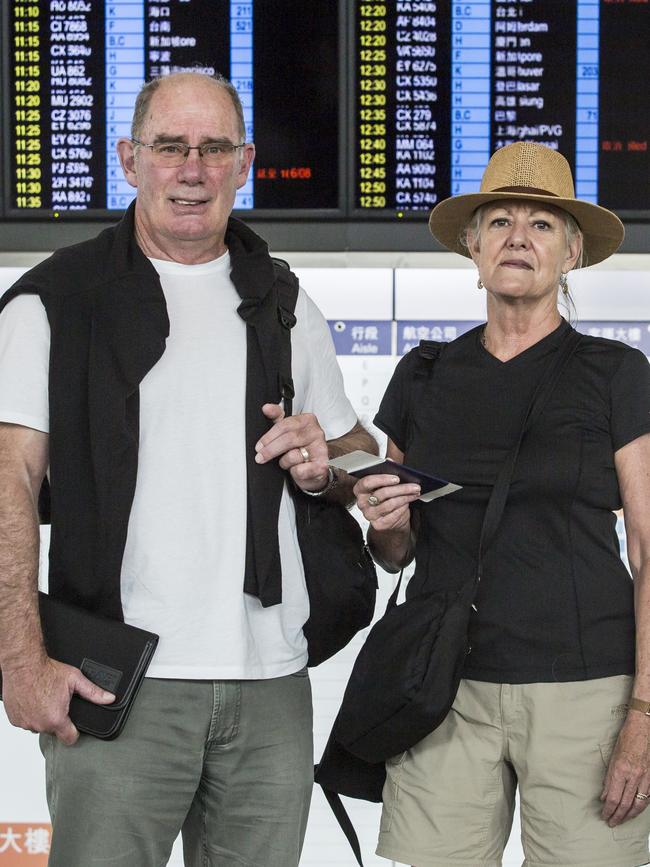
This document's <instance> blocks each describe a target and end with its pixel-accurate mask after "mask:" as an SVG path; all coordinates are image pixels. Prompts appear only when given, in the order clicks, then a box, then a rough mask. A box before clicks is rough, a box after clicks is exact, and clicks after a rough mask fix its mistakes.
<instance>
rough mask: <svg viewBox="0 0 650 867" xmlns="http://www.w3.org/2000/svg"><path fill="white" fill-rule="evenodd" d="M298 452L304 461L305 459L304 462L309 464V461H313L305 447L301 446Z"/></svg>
mask: <svg viewBox="0 0 650 867" xmlns="http://www.w3.org/2000/svg"><path fill="white" fill-rule="evenodd" d="M298 451H299V452H300V454H301V455H302V459H303V461H304V462H305V463H307V461H310V460H311V458H310V456H309V452H308V451H307V449H306V448H305V447H304V446H300V448H299V449H298Z"/></svg>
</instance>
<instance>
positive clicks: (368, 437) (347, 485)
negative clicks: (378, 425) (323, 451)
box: [325, 422, 379, 506]
mask: <svg viewBox="0 0 650 867" xmlns="http://www.w3.org/2000/svg"><path fill="white" fill-rule="evenodd" d="M327 451H328V454H329V456H330V458H338V457H340V456H341V455H346V454H348V452H355V451H364V452H370V453H371V454H373V455H376V454H379V446H378V444H377V441H376V440H375V438H374V437H373V436H372V434H370V433H369V432H368V431H367V430H366V429H365V427H363V425H362V424H361V423H360V422H357V423H356V424H355V426H354V427H353V428H352V430H350V431H348V433H346V434H344V435H343V436H342V437H337V438H336V439H333V440H328V441H327ZM337 476H338V484H337V486H336V487H335V488H333V489H332V491H331V492H330V493H328V494H326V495H325V496H326V497H327V499H328V500H336V501H337V502H339V503H343V504H344V505H345V506H350V505H352V503H353V502H354V494H353V493H352V488H353V487H354V484H355V482H356V481H357V479H356V478H355V477H354V476H349V475H348V474H347V473H344V472H343V471H342V470H339V471H338V472H337Z"/></svg>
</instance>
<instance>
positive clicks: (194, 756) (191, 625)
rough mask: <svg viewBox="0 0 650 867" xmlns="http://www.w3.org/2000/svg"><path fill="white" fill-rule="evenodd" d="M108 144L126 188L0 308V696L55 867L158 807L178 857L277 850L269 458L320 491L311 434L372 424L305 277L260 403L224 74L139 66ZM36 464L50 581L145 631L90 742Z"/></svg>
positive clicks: (295, 748) (291, 683)
mask: <svg viewBox="0 0 650 867" xmlns="http://www.w3.org/2000/svg"><path fill="white" fill-rule="evenodd" d="M118 151H119V156H120V161H121V164H122V167H123V170H124V173H125V176H126V178H127V180H128V181H129V183H130V184H131V185H132V186H134V187H136V188H137V197H136V202H135V206H132V207H131V208H130V209H129V211H127V214H126V215H125V217H124V219H123V220H122V221H121V223H120V224H119V225H118V226H117V227H116V228H112V229H109V230H107V231H106V232H103V233H102V234H101V235H100V236H98V238H96V239H94V240H93V241H89V242H86V243H84V244H80V245H77V246H76V247H73V248H68V249H67V250H62V251H59V252H58V253H57V254H55V255H54V256H53V257H51V259H49V260H47V261H46V262H45V263H42V264H41V265H39V266H37V267H36V268H35V269H33V270H32V271H31V272H29V273H28V274H27V275H25V276H24V277H23V278H22V279H21V281H19V284H17V286H16V287H14V289H13V290H9V292H10V297H11V299H12V300H11V301H10V302H9V303H6V306H5V309H4V311H3V312H2V315H0V422H2V424H0V438H1V439H0V453H1V457H0V667H1V668H2V673H3V679H4V701H5V708H6V711H7V714H8V717H9V719H10V721H11V722H12V723H13V724H14V725H17V726H20V727H22V728H25V729H29V730H31V731H36V732H41V733H42V735H41V747H42V750H43V753H44V755H45V758H46V763H47V793H48V802H49V806H50V812H51V814H52V820H53V835H52V848H51V854H50V862H49V863H50V865H52V867H88V865H93V864H100V863H101V864H104V863H110V864H111V865H115V867H152V865H162V864H165V863H166V862H167V860H168V858H169V853H170V851H171V848H172V845H173V842H174V839H175V838H176V836H177V834H178V832H179V830H181V829H182V831H183V838H184V850H185V859H186V864H188V865H190V864H191V865H202V867H204V865H208V864H209V865H220V867H225V865H251V867H252V865H256V867H289V865H295V864H297V863H298V859H299V854H300V849H301V845H302V840H303V835H304V830H305V825H306V819H307V812H308V806H309V799H310V791H311V779H312V743H311V696H310V687H309V680H308V677H307V674H306V669H305V665H306V659H307V653H306V644H305V640H304V637H303V635H302V630H301V626H302V624H303V623H304V622H305V620H306V619H307V616H308V609H309V606H308V599H307V596H306V590H305V584H304V576H303V574H302V564H301V560H300V555H299V549H298V546H297V542H296V535H295V519H294V512H293V506H292V503H291V499H290V497H289V496H288V492H287V489H286V486H284V484H283V481H282V479H283V477H284V473H283V472H282V471H288V472H289V474H290V475H291V477H292V479H293V483H295V485H297V486H298V487H299V488H301V489H302V490H303V491H306V492H310V493H313V494H316V495H318V494H321V493H324V494H325V496H334V495H335V494H336V492H334V493H333V494H332V495H330V493H329V488H330V486H331V483H332V477H331V474H328V470H327V466H326V461H327V458H328V451H329V453H330V454H331V455H332V454H341V453H344V452H346V451H349V450H351V449H355V448H365V449H374V441H373V440H372V439H371V437H370V436H369V434H367V432H366V431H365V430H364V429H363V428H362V427H361V426H360V425H359V424H358V422H357V419H356V416H355V414H354V412H353V410H352V408H351V406H350V404H349V402H348V401H347V399H346V398H345V396H344V393H343V389H342V380H341V375H340V371H339V370H338V367H337V366H336V360H335V357H334V352H333V347H332V343H331V340H330V338H329V333H328V331H327V326H326V323H325V321H324V320H323V318H322V316H321V315H320V314H319V312H318V311H317V309H316V308H315V306H314V305H313V304H312V303H311V302H310V301H309V299H308V298H307V297H306V296H305V295H304V294H303V293H302V292H301V293H300V295H299V298H298V302H297V305H296V310H295V313H296V317H297V324H296V325H295V327H294V328H293V330H292V336H291V342H292V355H293V360H292V372H293V379H294V384H295V392H296V393H295V399H294V410H295V412H296V414H295V415H294V416H292V417H290V418H284V417H283V415H284V413H283V409H282V407H281V405H280V404H279V403H278V401H279V398H280V395H279V393H278V390H277V385H278V363H279V362H278V359H277V357H276V356H277V355H278V354H279V349H278V346H279V344H278V343H277V335H276V333H275V332H276V331H277V327H276V326H277V322H278V307H277V301H276V300H274V299H276V295H275V294H274V293H275V292H276V291H277V281H278V274H277V269H276V268H274V266H273V263H272V262H271V260H270V259H269V257H268V251H267V249H266V245H265V244H264V243H263V242H262V241H261V239H259V238H258V237H257V236H256V235H255V234H254V233H253V232H251V230H249V229H247V227H246V226H244V225H243V224H242V223H239V222H238V221H233V220H232V219H230V220H229V216H230V212H231V210H232V207H233V203H234V199H235V193H236V190H237V189H238V188H240V187H241V186H243V184H244V183H245V181H246V177H247V175H248V172H249V169H250V166H251V163H252V161H253V157H254V153H255V150H254V146H253V145H252V144H250V143H246V142H245V131H244V124H243V113H242V110H241V105H240V103H239V100H238V98H237V94H236V91H234V89H233V88H232V86H231V85H230V84H229V83H228V82H226V81H224V80H217V79H213V78H209V77H207V76H204V75H201V74H199V73H183V74H175V75H172V76H169V77H168V78H165V79H159V80H156V81H154V82H151V83H149V84H148V85H146V86H145V87H144V88H143V90H142V91H141V93H140V95H139V97H138V100H137V103H136V107H135V113H134V119H133V125H132V137H131V138H130V139H121V140H120V141H119V143H118ZM287 273H288V272H287ZM161 287H162V291H161ZM14 295H15V296H16V297H13V296H14ZM168 335H169V338H168V339H167V340H166V338H167V336H168ZM274 341H275V342H274ZM268 395H273V397H272V399H269V397H268ZM326 437H327V441H326ZM48 465H49V472H50V484H51V492H52V541H51V547H50V592H51V593H53V594H55V595H57V596H60V597H61V598H65V599H68V600H69V601H74V602H77V604H82V605H84V606H85V607H87V608H89V609H94V610H99V611H101V612H102V613H104V614H108V615H109V616H115V617H118V618H119V617H121V616H122V615H123V616H124V619H125V620H126V622H128V623H132V624H134V625H137V626H141V627H143V628H145V629H149V630H150V631H153V632H156V633H158V634H159V635H160V643H159V646H158V649H157V651H156V655H155V656H154V659H153V662H152V665H151V668H150V670H149V676H148V678H147V679H146V680H145V683H144V685H143V687H142V690H141V692H140V694H139V696H138V698H137V701H136V703H135V706H134V708H133V711H132V713H131V716H130V718H129V721H128V723H127V726H126V728H125V730H124V731H123V733H122V734H121V735H120V737H119V738H118V740H116V741H112V742H104V741H99V740H97V739H94V738H92V737H89V736H84V735H82V736H81V737H79V734H78V732H77V730H76V729H75V727H74V725H73V724H72V722H71V720H70V718H69V717H68V706H69V701H70V697H71V696H72V694H73V693H78V694H79V695H81V696H82V697H84V698H86V699H88V700H90V701H93V702H96V703H98V704H106V703H110V702H111V701H112V700H113V696H112V695H111V694H109V693H107V692H105V691H104V690H102V689H100V688H99V687H97V686H95V685H93V684H92V683H91V682H90V681H89V680H87V679H86V678H85V677H84V676H83V675H82V674H81V672H80V671H78V670H76V669H74V668H71V667H69V666H66V665H63V664H60V663H58V662H55V661H54V660H52V659H49V658H48V657H47V655H46V653H45V650H44V647H43V641H42V635H41V630H40V623H39V617H38V613H37V602H36V576H37V571H38V525H37V514H36V503H37V498H38V492H39V488H40V484H41V481H42V479H43V477H44V474H45V472H46V469H47V468H48ZM280 468H281V469H280ZM280 567H281V568H280Z"/></svg>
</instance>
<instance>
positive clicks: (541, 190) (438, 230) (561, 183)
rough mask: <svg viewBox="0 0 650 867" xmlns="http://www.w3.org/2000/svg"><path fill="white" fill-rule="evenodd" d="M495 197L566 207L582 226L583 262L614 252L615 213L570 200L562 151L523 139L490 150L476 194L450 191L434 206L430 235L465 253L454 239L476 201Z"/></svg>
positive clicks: (617, 235)
mask: <svg viewBox="0 0 650 867" xmlns="http://www.w3.org/2000/svg"><path fill="white" fill-rule="evenodd" d="M500 199H521V200H522V201H533V202H542V203H544V204H549V205H554V206H555V207H556V208H561V209H562V210H564V211H568V213H569V214H571V215H572V217H573V218H574V219H575V220H576V222H577V223H578V225H579V226H580V229H581V231H582V234H583V250H584V254H585V264H586V265H595V264H596V262H602V260H603V259H606V258H607V257H608V256H611V255H612V253H615V252H616V250H618V248H619V246H620V245H621V242H622V240H623V236H624V235H625V229H624V228H623V224H622V223H621V221H620V220H619V218H618V217H617V216H616V214H613V213H612V212H611V211H608V210H607V209H606V208H601V207H600V206H599V205H593V204H592V203H591V202H585V201H582V200H581V199H576V197H575V192H574V189H573V178H572V177H571V168H570V167H569V164H568V162H567V161H566V160H565V158H564V157H563V156H562V154H560V153H558V152H557V151H555V150H553V149H552V148H548V147H545V146H544V145H540V144H536V143H535V142H525V141H522V142H516V143H515V144H510V145H506V147H503V148H500V149H499V150H498V151H495V153H494V154H493V155H492V157H491V159H490V161H489V163H488V164H487V166H486V169H485V171H484V173H483V179H482V180H481V191H480V192H479V193H470V194H468V195H462V196H452V197H451V198H450V199H445V200H444V201H443V202H440V203H439V204H438V205H436V207H435V208H434V209H433V211H432V212H431V216H430V218H429V228H430V229H431V234H432V235H433V237H434V238H437V239H438V241H440V243H441V244H444V246H445V247H447V249H449V250H453V251H454V252H456V253H460V254H461V256H469V255H470V254H469V251H468V250H467V248H466V247H465V246H463V244H461V242H460V235H461V232H462V231H463V230H464V229H465V227H466V226H467V224H468V223H469V221H470V219H471V216H472V214H473V213H474V211H475V210H476V209H477V208H478V207H479V206H480V205H484V204H486V202H497V201H499V200H500Z"/></svg>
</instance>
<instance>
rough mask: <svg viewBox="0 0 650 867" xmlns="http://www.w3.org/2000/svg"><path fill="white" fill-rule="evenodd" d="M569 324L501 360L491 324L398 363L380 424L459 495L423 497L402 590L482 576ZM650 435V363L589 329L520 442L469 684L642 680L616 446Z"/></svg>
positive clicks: (482, 598) (414, 461) (487, 578)
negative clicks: (623, 549)
mask: <svg viewBox="0 0 650 867" xmlns="http://www.w3.org/2000/svg"><path fill="white" fill-rule="evenodd" d="M568 328H569V326H568V325H567V323H565V322H562V324H561V325H560V326H559V327H558V328H557V329H556V330H555V331H554V332H553V333H552V334H549V335H548V336H547V337H545V338H544V339H543V340H541V341H539V343H536V344H535V345H534V346H531V347H530V348H529V349H527V350H526V351H524V352H522V353H520V354H519V355H517V356H515V358H513V359H511V360H510V361H507V362H501V361H499V360H498V359H497V358H495V357H494V356H492V355H490V353H489V352H487V351H486V350H485V348H484V347H483V346H482V344H481V341H480V334H481V327H479V328H475V329H473V330H472V331H469V332H468V333H467V334H464V335H463V336H462V337H459V338H458V339H457V340H454V341H453V342H452V343H450V344H448V345H447V346H446V347H444V349H443V351H442V353H441V356H440V358H439V359H437V360H436V361H435V362H433V363H431V364H429V365H428V368H429V370H427V373H428V376H425V377H424V378H423V377H422V376H419V377H418V376H414V373H415V371H416V370H417V371H421V370H422V365H423V364H425V367H426V363H425V362H423V360H422V359H421V358H420V357H419V356H418V351H417V349H414V350H413V351H412V352H411V353H409V354H408V355H406V356H405V357H404V358H403V359H402V360H401V361H400V363H399V365H398V366H397V368H396V370H395V373H394V375H393V378H392V379H391V381H390V383H389V386H388V389H387V391H386V394H385V395H384V398H383V400H382V403H381V406H380V408H379V412H378V414H377V416H376V418H375V424H376V425H377V426H378V427H379V428H380V429H381V430H383V431H384V432H385V433H386V434H388V436H389V437H390V438H391V439H392V440H393V441H394V442H395V444H396V445H397V447H398V448H399V449H401V450H402V451H403V452H404V453H405V459H404V460H405V463H406V464H408V465H410V466H413V467H417V468H420V469H423V470H426V471H428V472H431V473H433V474H434V475H436V476H440V477H442V478H445V479H449V480H450V481H452V482H456V483H458V484H460V485H462V486H463V488H462V490H460V491H457V492H455V493H454V494H450V495H449V496H446V497H442V498H440V499H438V500H434V501H433V502H431V503H421V502H419V501H418V502H417V503H416V504H414V506H413V507H412V508H414V509H416V510H417V511H418V512H419V513H420V521H421V526H420V531H419V536H418V542H417V548H416V568H415V573H414V575H413V578H412V579H411V581H410V582H409V587H408V590H407V595H408V596H409V597H410V596H411V595H413V594H415V593H417V592H418V591H419V590H420V589H421V588H422V586H423V585H426V586H427V587H433V586H435V587H439V588H451V587H458V586H460V585H461V584H463V583H464V582H466V581H468V580H471V579H472V578H473V576H474V575H475V574H476V559H477V553H478V541H479V533H480V529H481V524H482V521H483V516H484V513H485V507H486V505H487V501H488V498H489V495H490V491H491V489H492V486H493V484H494V481H495V479H496V476H497V473H498V471H499V468H500V466H501V464H502V463H503V461H504V460H505V458H506V455H507V454H508V452H509V451H510V449H511V448H512V446H513V445H514V443H515V441H516V439H517V436H518V434H519V431H520V429H521V425H522V422H523V415H524V413H525V411H526V408H527V407H528V403H529V401H530V399H531V397H532V394H533V391H534V389H535V386H536V384H537V382H538V381H539V379H540V377H541V376H542V374H543V372H544V369H545V368H546V366H547V365H548V364H549V363H551V362H552V358H553V356H554V354H555V352H556V350H557V348H558V346H559V344H560V343H561V341H562V337H563V336H564V334H565V332H566V330H567V329H568ZM648 432H650V365H648V361H647V359H646V357H645V355H643V353H641V352H640V351H639V350H637V349H632V348H630V347H628V346H626V345H625V344H622V343H618V342H616V341H613V340H605V339H602V338H597V337H589V336H584V335H583V336H582V338H581V342H580V345H579V346H578V348H577V350H576V351H575V353H574V355H573V356H572V357H571V358H570V359H569V361H568V362H567V364H566V366H565V368H564V370H563V371H562V374H561V376H560V379H559V380H558V382H557V383H556V385H555V387H554V389H553V393H552V395H551V397H550V398H549V400H548V402H547V404H546V406H545V408H544V410H543V412H542V414H541V416H540V417H539V418H538V419H537V421H536V422H535V423H534V425H533V426H532V427H531V428H530V430H529V431H528V432H527V433H526V434H525V436H524V439H523V442H522V445H521V451H520V453H519V457H518V459H517V464H516V466H515V471H514V474H513V478H512V483H511V486H510V491H509V494H508V501H507V504H506V508H505V510H504V514H503V517H502V519H501V523H500V524H499V528H498V530H497V533H496V535H495V537H494V540H493V541H492V543H491V545H490V547H489V549H488V550H487V552H486V553H485V556H484V558H483V577H482V580H481V583H480V585H479V591H478V596H477V607H478V612H477V613H473V614H472V622H471V625H470V643H471V646H472V651H471V653H470V655H469V656H468V658H467V663H466V666H465V670H464V675H465V677H469V678H473V679H475V680H484V681H490V682H496V683H530V682H540V681H555V680H557V681H569V680H586V679H591V678H597V677H606V676H609V675H615V674H628V673H632V672H633V671H634V608H633V591H632V580H631V578H630V576H629V573H628V572H627V570H626V568H625V565H624V564H623V562H622V561H621V559H620V554H619V544H618V537H617V535H616V529H615V527H616V516H615V515H614V513H613V510H614V509H619V508H621V498H620V492H619V488H618V481H617V476H616V471H615V466H614V452H616V451H617V450H618V449H620V448H621V447H622V446H624V445H626V444H627V443H629V442H631V441H632V440H634V439H636V438H637V437H639V436H641V435H642V434H645V433H648Z"/></svg>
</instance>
